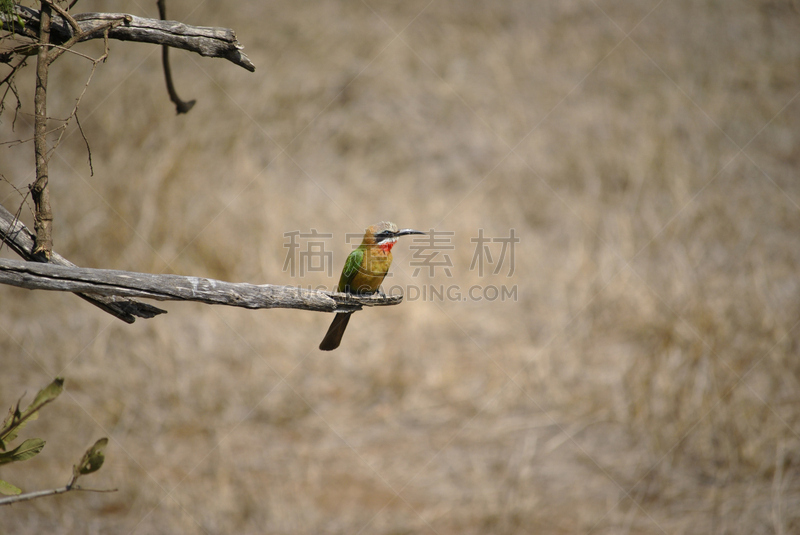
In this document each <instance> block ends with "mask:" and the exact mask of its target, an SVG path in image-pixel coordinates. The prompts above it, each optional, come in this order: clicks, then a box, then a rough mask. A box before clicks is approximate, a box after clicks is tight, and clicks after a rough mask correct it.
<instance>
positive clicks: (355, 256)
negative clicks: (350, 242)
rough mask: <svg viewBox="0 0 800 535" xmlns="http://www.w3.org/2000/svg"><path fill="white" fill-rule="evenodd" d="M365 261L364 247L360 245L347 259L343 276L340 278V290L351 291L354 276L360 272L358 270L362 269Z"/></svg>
mask: <svg viewBox="0 0 800 535" xmlns="http://www.w3.org/2000/svg"><path fill="white" fill-rule="evenodd" d="M363 262H364V249H361V248H360V247H359V248H358V249H356V250H355V251H353V252H352V253H350V256H348V257H347V261H346V262H345V263H344V269H343V270H342V276H341V278H339V291H340V292H349V291H350V283H351V282H353V278H354V277H355V276H356V273H358V270H359V269H361V264H362V263H363Z"/></svg>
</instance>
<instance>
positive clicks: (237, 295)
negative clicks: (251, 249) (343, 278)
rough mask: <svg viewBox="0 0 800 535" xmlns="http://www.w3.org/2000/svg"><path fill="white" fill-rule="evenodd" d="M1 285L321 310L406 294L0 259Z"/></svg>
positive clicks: (395, 300)
mask: <svg viewBox="0 0 800 535" xmlns="http://www.w3.org/2000/svg"><path fill="white" fill-rule="evenodd" d="M0 284H10V285H12V286H18V287H20V288H27V289H30V290H54V291H61V292H85V293H90V294H100V295H109V296H112V295H113V296H124V297H144V298H148V299H157V300H159V301H197V302H200V303H206V304H209V305H228V306H235V307H243V308H296V309H301V310H314V311H318V312H341V311H353V310H360V309H361V308H362V307H365V306H387V305H397V304H399V303H400V302H401V301H402V300H403V296H382V295H377V294H376V295H363V296H361V295H352V294H343V293H336V292H324V291H319V290H308V289H305V288H296V287H294V286H276V285H273V284H262V285H256V284H249V283H244V282H243V283H233V282H225V281H219V280H214V279H205V278H201V277H186V276H183V275H154V274H150V273H134V272H131V271H115V270H110V269H89V268H78V267H64V266H56V265H53V264H39V263H36V262H23V261H20V260H7V259H2V258H0Z"/></svg>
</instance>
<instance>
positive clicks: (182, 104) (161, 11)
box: [156, 0, 197, 115]
mask: <svg viewBox="0 0 800 535" xmlns="http://www.w3.org/2000/svg"><path fill="white" fill-rule="evenodd" d="M156 3H157V4H158V15H159V17H161V20H166V19H167V3H166V0H158V2H156ZM161 63H162V64H163V65H164V78H165V80H166V82H167V93H169V99H170V100H171V101H172V103H173V104H175V111H176V113H177V114H178V115H180V114H181V113H189V110H191V109H192V108H193V107H194V105H195V103H196V102H197V101H196V100H190V101H189V102H186V101H184V100H181V97H179V96H178V92H177V91H176V90H175V85H174V84H173V83H172V69H170V67H169V47H168V46H167V45H161Z"/></svg>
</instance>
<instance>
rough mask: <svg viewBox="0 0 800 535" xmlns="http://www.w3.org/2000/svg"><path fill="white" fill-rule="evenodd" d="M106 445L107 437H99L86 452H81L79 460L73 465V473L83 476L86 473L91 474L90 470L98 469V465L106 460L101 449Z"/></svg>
mask: <svg viewBox="0 0 800 535" xmlns="http://www.w3.org/2000/svg"><path fill="white" fill-rule="evenodd" d="M107 445H108V439H107V438H101V439H100V440H98V441H97V442H95V443H94V446H92V447H91V448H89V449H88V450H86V453H84V454H83V458H82V459H81V462H80V463H79V464H78V465H77V466H75V467H73V475H75V476H78V475H81V476H85V475H86V474H91V473H92V472H97V471H98V470H100V467H101V466H103V462H104V461H105V460H106V456H105V454H104V453H103V450H104V449H105V447H106V446H107Z"/></svg>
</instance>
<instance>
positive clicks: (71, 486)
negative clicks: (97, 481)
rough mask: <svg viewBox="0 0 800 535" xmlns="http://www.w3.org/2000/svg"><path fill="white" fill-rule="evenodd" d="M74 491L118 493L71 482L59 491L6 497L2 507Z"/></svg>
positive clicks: (52, 490) (1, 503) (39, 491)
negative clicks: (84, 486)
mask: <svg viewBox="0 0 800 535" xmlns="http://www.w3.org/2000/svg"><path fill="white" fill-rule="evenodd" d="M74 490H80V491H84V492H117V489H85V488H83V487H78V486H76V485H75V484H74V482H73V481H72V480H70V484H68V485H67V486H64V487H59V488H57V489H47V490H36V491H34V492H26V493H25V494H17V495H15V496H5V497H3V498H0V505H8V504H11V503H18V502H24V501H28V500H33V499H36V498H43V497H45V496H56V495H58V494H64V493H67V492H70V491H74Z"/></svg>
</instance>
